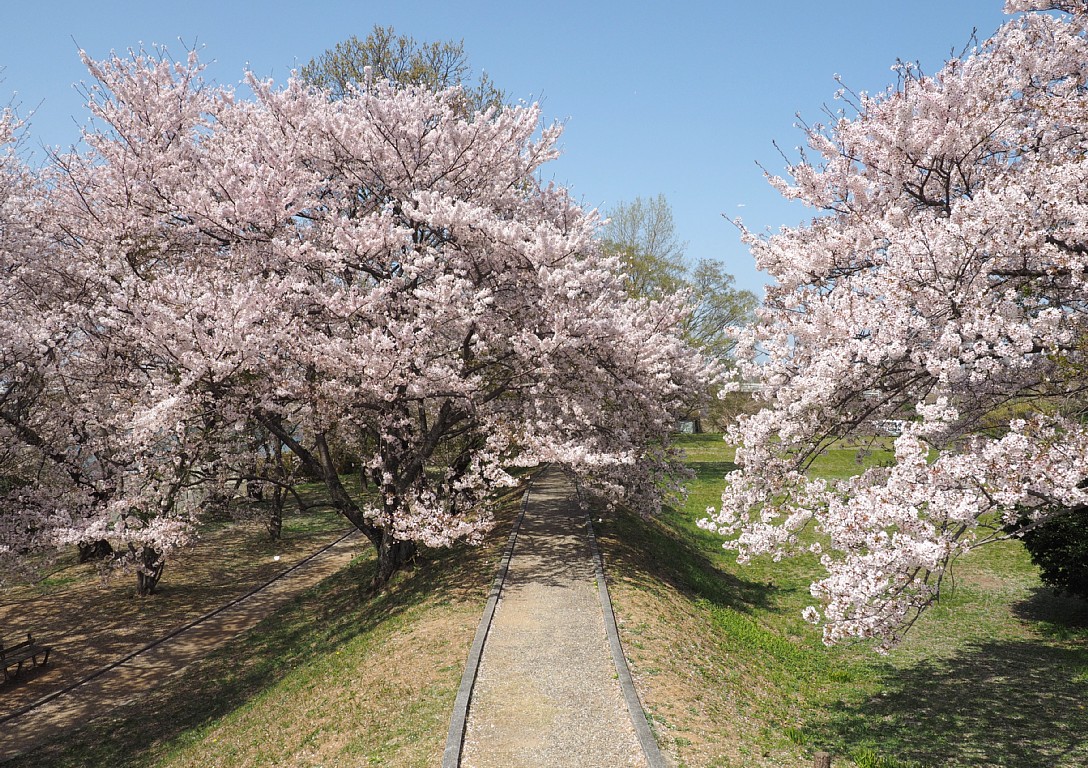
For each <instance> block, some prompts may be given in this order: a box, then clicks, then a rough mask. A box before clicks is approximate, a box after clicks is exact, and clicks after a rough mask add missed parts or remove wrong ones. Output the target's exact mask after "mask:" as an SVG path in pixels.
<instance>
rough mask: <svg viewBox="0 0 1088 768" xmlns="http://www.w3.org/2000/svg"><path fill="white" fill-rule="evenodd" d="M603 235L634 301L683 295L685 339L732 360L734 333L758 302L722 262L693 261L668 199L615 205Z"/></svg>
mask: <svg viewBox="0 0 1088 768" xmlns="http://www.w3.org/2000/svg"><path fill="white" fill-rule="evenodd" d="M602 237H603V242H604V247H605V249H606V250H608V251H609V252H610V253H613V254H616V255H618V256H619V257H620V259H622V261H623V266H624V271H625V275H626V285H627V292H628V294H629V295H630V296H631V297H633V298H646V299H660V298H661V297H664V296H673V295H681V296H683V297H685V299H686V300H687V302H688V303H689V306H690V307H691V312H690V314H689V315H688V316H687V318H686V319H685V321H684V335H685V338H686V339H687V340H688V341H689V342H690V343H691V344H692V345H693V346H695V347H696V348H698V349H700V350H701V351H702V352H703V353H704V354H706V355H708V356H710V357H712V358H714V359H716V360H718V361H720V362H726V361H728V360H729V359H730V356H731V353H732V350H733V347H734V345H735V343H736V342H735V336H734V334H733V330H734V329H736V328H738V327H740V326H741V325H743V324H745V323H746V322H748V321H750V320H751V319H752V316H753V315H752V313H753V310H754V309H755V307H756V305H757V304H758V303H759V302H758V299H757V298H756V296H755V294H753V293H752V292H751V291H746V290H741V289H738V288H737V287H736V286H735V285H734V280H733V276H732V275H731V274H729V273H728V272H726V271H725V266H724V265H723V264H722V263H721V262H719V261H715V260H713V259H706V258H704V259H700V260H699V261H698V262H696V263H695V264H694V265H692V264H690V263H689V260H688V259H687V255H686V250H687V243H684V242H682V241H681V240H680V239H679V237H678V236H677V233H676V224H675V222H674V221H673V214H672V207H671V206H670V205H669V203H668V201H667V200H666V199H665V196H664V195H657V196H656V197H654V198H650V199H648V200H643V199H642V198H641V197H636V198H635V199H634V200H632V201H631V202H629V203H628V202H621V203H619V204H617V205H616V206H615V207H613V208H612V209H611V210H610V211H609V212H608V221H607V223H606V224H605V226H604V229H603V232H602Z"/></svg>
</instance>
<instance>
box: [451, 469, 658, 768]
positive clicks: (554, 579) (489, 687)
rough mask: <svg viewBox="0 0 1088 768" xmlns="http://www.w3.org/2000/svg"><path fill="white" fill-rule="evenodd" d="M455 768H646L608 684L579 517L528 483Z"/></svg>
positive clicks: (608, 664) (559, 489) (557, 488)
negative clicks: (547, 767) (545, 767)
mask: <svg viewBox="0 0 1088 768" xmlns="http://www.w3.org/2000/svg"><path fill="white" fill-rule="evenodd" d="M461 765H462V766H464V768H514V767H515V766H543V765H562V766H566V767H567V768H577V767H579V766H592V767H594V768H598V767H599V766H617V767H618V766H645V765H646V760H645V758H644V756H643V753H642V749H641V747H640V746H639V742H638V739H637V738H636V735H635V730H634V727H633V726H632V724H631V718H630V715H629V714H628V711H627V706H626V704H625V703H624V698H623V694H622V693H621V690H620V685H619V682H618V680H617V679H616V667H615V665H614V663H613V661H612V656H611V653H610V651H609V646H608V641H607V639H606V636H605V626H604V618H603V616H602V613H601V604H600V601H599V599H598V592H597V583H596V578H595V575H594V561H593V555H592V551H591V549H590V544H589V539H588V537H587V533H586V518H585V515H584V514H583V513H582V512H581V510H579V509H578V505H577V501H576V499H575V498H574V488H573V486H572V484H571V482H570V481H569V480H568V479H567V478H566V477H565V476H564V475H563V473H562V472H561V471H560V470H558V469H551V470H549V471H547V472H546V473H545V474H544V475H543V476H542V477H540V478H539V479H537V480H536V481H534V484H533V488H532V491H531V495H530V498H529V501H528V504H527V505H526V508H525V516H524V519H523V521H522V524H521V529H520V531H519V532H518V535H517V543H516V545H515V548H514V553H513V556H512V558H511V560H510V566H509V570H508V572H507V575H506V581H505V583H504V585H503V589H502V595H501V598H500V600H499V603H498V607H497V609H496V612H495V616H494V618H493V620H492V623H491V628H490V630H489V632H488V635H487V641H486V643H485V645H484V651H483V656H482V657H481V661H480V667H479V671H478V673H477V677H476V682H475V685H474V687H473V689H472V700H471V704H470V706H469V711H468V720H467V726H466V730H465V739H464V745H463V748H462V752H461Z"/></svg>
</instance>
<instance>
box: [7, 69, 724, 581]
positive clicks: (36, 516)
mask: <svg viewBox="0 0 1088 768" xmlns="http://www.w3.org/2000/svg"><path fill="white" fill-rule="evenodd" d="M84 60H85V63H86V65H87V67H88V69H89V71H90V73H91V75H92V76H93V78H94V84H93V85H92V86H91V87H90V88H89V91H88V96H89V108H90V110H91V112H92V114H93V116H94V118H95V121H94V123H93V127H92V128H90V129H89V130H88V132H87V133H86V135H85V143H86V145H87V147H88V148H89V149H88V150H87V151H86V152H85V153H81V154H68V155H64V156H60V157H57V158H56V159H55V161H54V162H53V163H52V164H51V165H50V166H49V167H47V168H45V169H44V170H43V171H42V172H41V174H40V175H39V176H37V177H32V176H31V174H29V172H27V171H26V169H25V168H22V167H21V166H20V165H19V163H18V162H17V158H16V157H15V156H14V155H13V154H10V153H9V154H8V155H5V156H4V158H3V161H4V163H5V165H3V167H2V168H0V170H2V171H3V177H2V179H0V181H2V182H3V185H4V186H3V189H2V190H0V216H2V217H3V218H2V219H0V237H3V238H4V241H3V248H2V249H0V258H2V259H3V260H4V261H3V268H4V271H3V274H4V275H5V278H4V281H3V283H2V286H3V291H4V301H3V302H2V303H0V320H2V322H3V324H4V333H3V334H2V338H3V346H2V349H0V364H2V365H3V382H4V389H3V393H2V397H0V443H2V444H3V445H6V446H12V447H13V449H14V450H15V451H16V452H17V453H18V456H17V457H15V461H16V463H17V464H18V466H19V468H20V471H19V472H13V473H11V474H12V476H13V477H17V478H20V480H19V481H18V482H15V483H12V484H9V487H7V488H4V489H0V490H2V491H3V495H2V496H0V505H2V510H3V511H2V514H0V520H2V521H3V529H2V530H0V537H2V538H0V555H3V554H6V555H9V556H12V557H15V558H18V556H19V555H20V554H21V553H23V552H25V551H27V549H28V548H31V547H35V546H49V545H56V544H62V543H65V542H76V541H86V540H100V539H106V540H109V541H111V542H113V543H114V545H115V547H114V548H115V549H116V550H118V551H119V552H122V553H124V554H125V556H126V557H127V558H128V561H129V562H131V563H132V564H133V565H135V566H136V567H137V569H138V570H139V571H140V572H141V573H144V574H147V575H149V576H152V577H154V578H157V573H161V565H162V563H163V562H164V558H165V557H166V556H167V555H168V553H169V552H170V551H171V550H172V549H173V548H175V547H177V546H180V545H182V544H184V543H185V542H186V541H188V540H190V539H191V537H192V536H193V535H194V532H195V530H196V529H195V526H196V524H197V522H199V520H200V516H201V514H202V510H203V505H204V501H205V499H206V498H207V497H208V495H209V493H211V492H212V491H213V490H214V489H215V488H216V487H217V485H219V484H221V483H222V481H223V479H222V476H221V467H223V466H224V465H228V464H230V463H232V462H234V463H238V462H243V461H249V460H251V459H252V440H251V439H250V436H251V435H252V434H253V433H254V430H255V429H259V430H263V431H264V432H265V433H267V434H270V435H272V436H274V437H275V438H276V439H277V440H278V441H279V443H280V444H282V445H283V446H285V449H286V450H288V451H290V452H291V453H292V454H293V455H294V456H295V457H296V458H297V460H298V462H300V463H301V465H302V466H303V467H304V468H305V469H306V470H307V471H308V473H309V474H310V475H311V476H314V477H317V478H320V479H321V481H322V482H323V484H324V486H325V491H326V496H327V499H328V501H329V503H331V504H332V505H333V506H334V507H335V508H336V509H338V510H339V511H340V512H341V513H342V514H343V515H344V516H345V517H346V518H347V519H348V520H350V521H351V522H352V523H353V524H354V525H355V526H356V527H358V528H359V529H360V530H361V531H362V532H363V533H364V534H365V535H366V536H367V537H368V538H369V540H370V541H371V542H372V543H373V544H374V546H375V548H376V549H377V550H378V553H379V570H378V574H377V578H378V580H379V581H381V580H384V579H386V578H388V577H389V575H390V574H391V573H392V572H393V571H394V570H395V569H396V568H397V567H399V566H400V565H401V564H402V563H403V562H405V560H406V559H407V558H409V557H411V556H412V553H413V552H414V551H415V548H416V546H417V544H423V545H427V546H441V545H446V544H449V543H451V542H453V541H456V540H459V539H469V540H472V539H476V538H478V537H479V536H480V535H481V533H482V532H483V531H484V530H486V529H487V528H488V526H489V525H490V524H491V518H490V508H489V506H488V500H489V497H490V496H491V494H492V491H493V490H494V489H497V488H501V487H503V486H507V485H510V484H511V483H513V482H514V479H513V477H512V475H511V474H510V471H511V468H512V466H514V465H519V464H520V465H526V464H534V463H537V462H557V463H561V464H563V465H565V466H567V467H569V468H570V469H572V470H573V471H574V472H576V473H578V474H579V475H580V476H581V477H582V478H583V479H584V481H585V483H586V484H587V485H588V486H589V487H590V488H595V489H597V490H598V491H600V492H601V493H604V494H606V495H608V496H609V497H610V498H612V499H623V500H625V501H626V502H628V503H630V504H632V505H633V506H635V507H636V508H639V509H643V510H647V511H652V510H653V509H654V508H655V507H656V506H657V505H659V504H660V500H661V497H662V494H663V493H665V492H667V490H668V488H669V487H670V482H671V481H670V480H669V473H670V471H671V470H672V469H673V468H674V466H675V459H676V457H675V456H674V455H673V453H672V452H671V451H670V450H669V448H668V434H669V432H670V430H671V429H672V427H673V425H674V424H675V421H676V419H677V417H678V415H679V414H681V413H684V412H686V411H687V410H688V409H689V408H691V407H692V406H693V404H694V403H693V400H698V398H699V397H700V396H701V395H700V393H701V392H702V391H704V390H705V387H703V386H702V382H703V381H704V380H705V379H706V377H707V376H708V375H710V372H711V371H712V366H711V365H710V364H709V363H707V362H706V361H705V360H703V359H702V358H701V357H700V356H699V355H696V354H692V353H691V350H690V349H689V348H688V347H687V346H686V345H685V343H684V342H683V341H682V340H681V339H680V338H679V334H678V332H677V330H676V329H677V328H678V326H679V325H680V324H681V323H682V322H683V318H684V309H683V307H682V306H681V303H680V302H679V301H674V300H671V299H668V298H664V299H662V300H660V301H651V302H646V301H635V300H632V299H630V298H628V296H627V295H626V292H625V290H624V285H623V278H622V272H621V268H620V264H619V261H618V259H616V258H614V257H610V256H608V255H606V254H603V253H602V252H601V250H600V247H599V244H598V242H597V240H596V233H597V228H598V222H597V219H596V217H595V215H594V214H592V213H587V212H586V211H583V210H582V209H581V208H580V207H579V206H578V205H577V204H575V203H574V202H573V201H572V200H571V198H570V196H569V195H568V194H567V192H566V191H565V190H564V189H562V188H559V187H556V186H553V185H544V184H542V183H541V182H540V180H539V175H538V173H537V172H538V169H539V168H540V167H541V165H542V164H544V163H546V162H547V161H549V160H551V159H552V158H554V157H556V155H557V149H556V142H557V140H558V138H559V135H560V129H559V128H558V127H557V126H554V125H552V126H549V125H543V126H542V125H541V119H540V110H539V108H538V107H537V106H535V105H534V106H511V107H506V108H503V109H502V110H497V109H495V108H489V109H487V110H485V111H484V112H482V113H476V114H474V115H467V114H466V113H465V111H464V109H463V101H462V91H461V90H460V89H457V88H454V89H444V88H432V87H430V85H427V86H419V85H414V84H398V83H392V82H388V81H386V80H384V79H374V80H372V81H370V82H365V83H363V85H362V86H361V87H359V88H351V89H348V90H346V91H344V92H342V93H338V94H337V96H338V98H330V95H331V94H330V92H329V91H326V90H321V89H317V88H314V87H313V86H312V85H311V84H309V83H306V82H303V81H302V80H294V79H293V80H291V81H290V82H288V83H287V84H286V85H284V86H282V87H276V86H275V85H274V84H272V83H271V82H263V81H258V80H257V79H256V78H254V77H252V76H250V77H248V78H247V84H248V86H249V88H250V89H251V90H252V92H253V94H254V96H253V98H252V99H242V98H239V97H238V96H237V95H235V94H233V93H232V92H231V91H230V90H229V89H225V88H222V87H217V86H214V85H211V84H209V83H206V82H204V81H203V79H202V69H203V67H202V65H201V64H200V62H199V61H198V59H197V57H196V55H195V54H193V55H190V56H189V57H188V59H187V60H185V61H180V62H179V61H174V60H173V59H171V58H170V57H169V56H168V55H167V54H166V53H165V52H162V51H153V52H147V51H138V52H136V53H134V54H133V55H131V56H130V57H127V58H125V57H120V56H111V57H110V58H108V59H106V60H104V61H94V60H91V59H89V58H87V57H84ZM4 125H5V126H8V125H10V120H9V121H8V122H7V123H4ZM8 134H9V135H8V136H7V138H10V131H9V132H8ZM344 454H347V455H350V456H351V457H352V458H353V463H354V464H355V466H356V467H358V468H359V471H360V473H361V474H362V476H363V479H364V481H365V482H366V483H367V485H368V486H369V487H370V488H371V489H372V491H373V492H372V494H371V495H370V496H369V497H368V498H367V499H366V500H365V501H359V500H358V499H357V498H354V497H352V496H351V495H350V494H348V493H347V491H346V489H345V487H344V485H343V483H342V481H341V479H340V477H339V474H338V471H337V469H338V461H337V458H336V457H337V455H344ZM267 480H268V482H275V476H274V475H271V476H270V477H269V478H267ZM156 569H158V571H156ZM152 586H153V583H152Z"/></svg>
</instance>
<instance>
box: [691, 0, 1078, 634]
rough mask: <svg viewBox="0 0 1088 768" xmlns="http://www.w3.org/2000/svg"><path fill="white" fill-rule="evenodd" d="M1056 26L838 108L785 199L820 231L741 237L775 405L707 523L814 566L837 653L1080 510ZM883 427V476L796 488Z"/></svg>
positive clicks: (1073, 214) (1015, 6) (733, 538)
mask: <svg viewBox="0 0 1088 768" xmlns="http://www.w3.org/2000/svg"><path fill="white" fill-rule="evenodd" d="M1035 5H1036V6H1037V5H1038V4H1037V3H1036V4H1035ZM1030 10H1031V6H1030V5H1029V4H1027V3H1009V4H1008V5H1007V11H1009V12H1018V11H1030ZM1043 10H1057V11H1062V12H1063V13H1058V14H1054V13H1044V12H1028V13H1024V14H1023V15H1020V16H1017V17H1014V18H1013V19H1011V20H1010V21H1008V22H1006V23H1005V25H1004V26H1003V27H1002V28H1001V29H1000V30H999V31H998V32H996V33H995V35H994V36H993V37H992V38H990V39H989V40H987V41H986V42H984V43H983V44H981V45H980V46H978V47H977V48H976V49H974V50H973V51H971V52H970V53H969V55H965V56H963V57H961V58H956V59H952V60H950V61H948V62H947V63H946V64H945V66H944V67H943V68H942V69H941V70H940V71H939V72H937V73H936V74H935V75H933V76H926V75H923V74H922V73H920V72H918V71H917V70H916V69H915V68H913V67H911V66H909V65H902V66H901V67H900V69H899V75H900V77H899V83H898V85H897V86H895V87H893V88H890V89H888V90H887V91H884V92H881V93H878V94H873V95H868V94H861V95H859V96H857V97H856V101H852V100H851V99H850V97H849V96H847V97H846V99H847V101H850V102H851V104H852V111H851V113H850V114H849V115H847V114H845V113H844V114H842V115H841V116H840V117H839V118H838V119H837V121H836V122H835V123H834V124H832V125H829V126H821V125H816V126H813V127H811V129H809V130H808V131H807V133H808V143H809V146H810V147H811V149H812V152H813V156H814V157H816V158H818V159H816V160H812V161H810V160H809V159H807V158H806V157H802V159H801V161H800V162H799V163H797V164H796V165H794V166H793V167H791V168H790V169H789V171H790V172H789V176H790V179H789V180H786V179H780V178H775V179H772V183H773V184H774V185H775V186H776V187H777V188H779V189H780V190H781V191H782V192H783V194H784V195H786V196H787V197H788V198H792V199H797V200H800V201H803V202H804V203H805V204H806V205H808V206H810V207H812V208H814V209H816V210H817V211H818V212H819V216H818V217H817V218H815V219H813V220H812V221H811V223H809V224H807V225H804V226H800V227H797V228H793V229H786V230H783V231H782V232H781V233H779V234H774V235H770V236H756V235H754V234H752V233H750V232H748V231H745V232H744V235H745V238H746V240H747V242H748V243H749V244H750V246H751V248H752V250H753V253H754V255H755V257H756V260H757V263H758V266H759V268H760V269H762V270H765V271H767V272H768V273H769V274H770V275H772V276H773V278H774V279H775V280H776V281H777V283H776V284H775V285H773V286H771V287H769V288H768V293H767V300H766V304H765V306H764V307H763V308H762V309H761V310H760V311H759V322H758V323H757V324H755V325H754V326H753V327H751V328H750V329H748V330H747V331H746V332H745V333H744V334H743V338H742V339H741V350H742V351H741V354H740V356H741V357H742V358H747V359H748V360H749V362H748V363H746V364H742V365H741V367H740V369H739V375H740V376H742V377H745V378H748V379H751V380H756V381H759V382H760V383H761V384H762V385H763V392H762V394H761V397H762V398H763V400H764V404H763V409H762V410H761V411H760V412H759V413H756V414H755V415H752V416H750V417H747V418H744V419H742V420H741V421H740V422H739V423H738V424H737V425H736V426H735V427H734V428H733V429H732V430H731V432H730V434H729V435H728V436H727V439H728V440H731V441H734V442H735V443H736V445H737V446H738V448H737V463H738V465H739V467H740V468H739V470H738V471H736V472H734V473H732V474H731V475H730V476H729V478H728V487H727V489H726V491H725V493H724V495H723V497H722V506H721V508H720V510H717V511H715V510H711V512H710V517H709V518H708V519H707V520H706V521H704V524H705V525H707V526H708V527H711V528H714V529H716V530H719V531H721V532H722V533H723V534H725V535H727V536H729V537H730V539H729V543H728V544H727V546H728V547H732V548H734V549H736V550H737V551H738V552H739V553H740V556H741V558H742V559H743V558H748V557H751V556H753V555H759V554H771V555H773V556H776V557H778V556H787V555H790V554H795V553H798V552H808V551H816V552H819V553H820V557H821V562H822V564H823V566H824V568H826V571H827V575H826V577H825V578H823V579H821V580H820V581H818V582H816V583H815V584H813V585H812V594H813V595H814V596H815V597H817V598H819V600H820V601H821V604H822V608H821V609H820V610H817V609H816V608H815V607H813V608H810V609H809V610H808V611H807V612H806V615H807V616H808V617H809V618H810V619H811V620H813V621H816V622H821V623H822V625H823V628H824V638H825V641H826V642H828V643H834V642H838V641H842V640H844V639H848V638H877V639H878V640H880V641H882V643H883V644H884V645H887V644H890V643H894V642H895V640H896V639H898V638H899V637H900V636H901V634H902V632H903V631H904V629H905V628H906V627H908V626H909V625H910V623H911V622H912V621H913V620H914V619H915V618H916V617H917V615H918V614H919V612H920V611H922V610H923V609H924V608H925V607H926V606H928V605H929V604H931V603H932V602H933V600H934V599H936V597H937V596H938V595H939V594H940V588H941V584H942V580H943V578H944V577H945V576H946V574H948V573H949V569H950V568H951V566H952V564H953V562H954V561H955V559H956V558H957V557H959V556H960V555H962V554H963V553H965V552H966V551H968V550H970V549H972V548H974V547H976V546H978V545H980V544H982V543H984V542H986V541H990V540H993V539H994V538H1000V537H1003V536H1006V535H1009V534H1010V532H1011V533H1015V532H1016V531H1017V530H1023V529H1024V528H1025V527H1026V526H1031V525H1037V524H1039V523H1041V522H1042V521H1045V520H1046V519H1047V518H1048V517H1050V516H1053V515H1057V514H1062V513H1063V512H1065V511H1068V510H1070V509H1075V508H1078V507H1081V506H1083V505H1085V504H1088V491H1086V489H1085V488H1084V487H1083V486H1084V480H1085V478H1088V439H1086V438H1088V434H1086V429H1085V427H1084V421H1083V419H1082V418H1081V416H1080V414H1081V411H1082V407H1083V398H1082V396H1081V394H1082V391H1083V389H1084V386H1085V381H1086V377H1085V370H1086V368H1085V366H1086V365H1088V361H1086V360H1085V357H1084V352H1085V343H1084V342H1085V339H1086V338H1088V193H1086V190H1088V163H1086V162H1085V158H1086V157H1088V39H1086V37H1088V34H1086V28H1088V5H1086V4H1085V3H1083V2H1079V1H1073V0H1067V1H1064V2H1059V3H1052V4H1049V5H1047V7H1046V9H1043ZM760 355H763V356H764V357H763V358H762V360H760V361H759V364H757V362H756V361H757V358H759V356H760ZM892 420H894V421H896V422H897V423H898V422H902V423H904V424H905V426H904V428H903V430H902V435H901V436H900V437H898V439H896V440H895V451H894V459H893V460H892V461H891V462H890V463H889V465H888V466H879V467H872V468H869V469H867V470H865V471H864V472H863V473H862V474H861V475H859V476H858V477H855V478H853V479H850V480H844V481H839V482H832V481H825V480H822V479H816V478H812V477H810V476H808V475H807V474H806V470H807V468H808V467H809V466H810V465H811V463H812V461H813V459H814V458H815V457H816V456H817V455H819V454H820V452H821V451H824V450H825V449H827V448H829V447H832V446H834V445H836V444H837V441H839V440H840V439H842V438H844V437H853V438H857V437H859V436H865V435H872V434H875V433H877V432H879V429H880V425H881V424H886V423H888V422H889V421H892Z"/></svg>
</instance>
